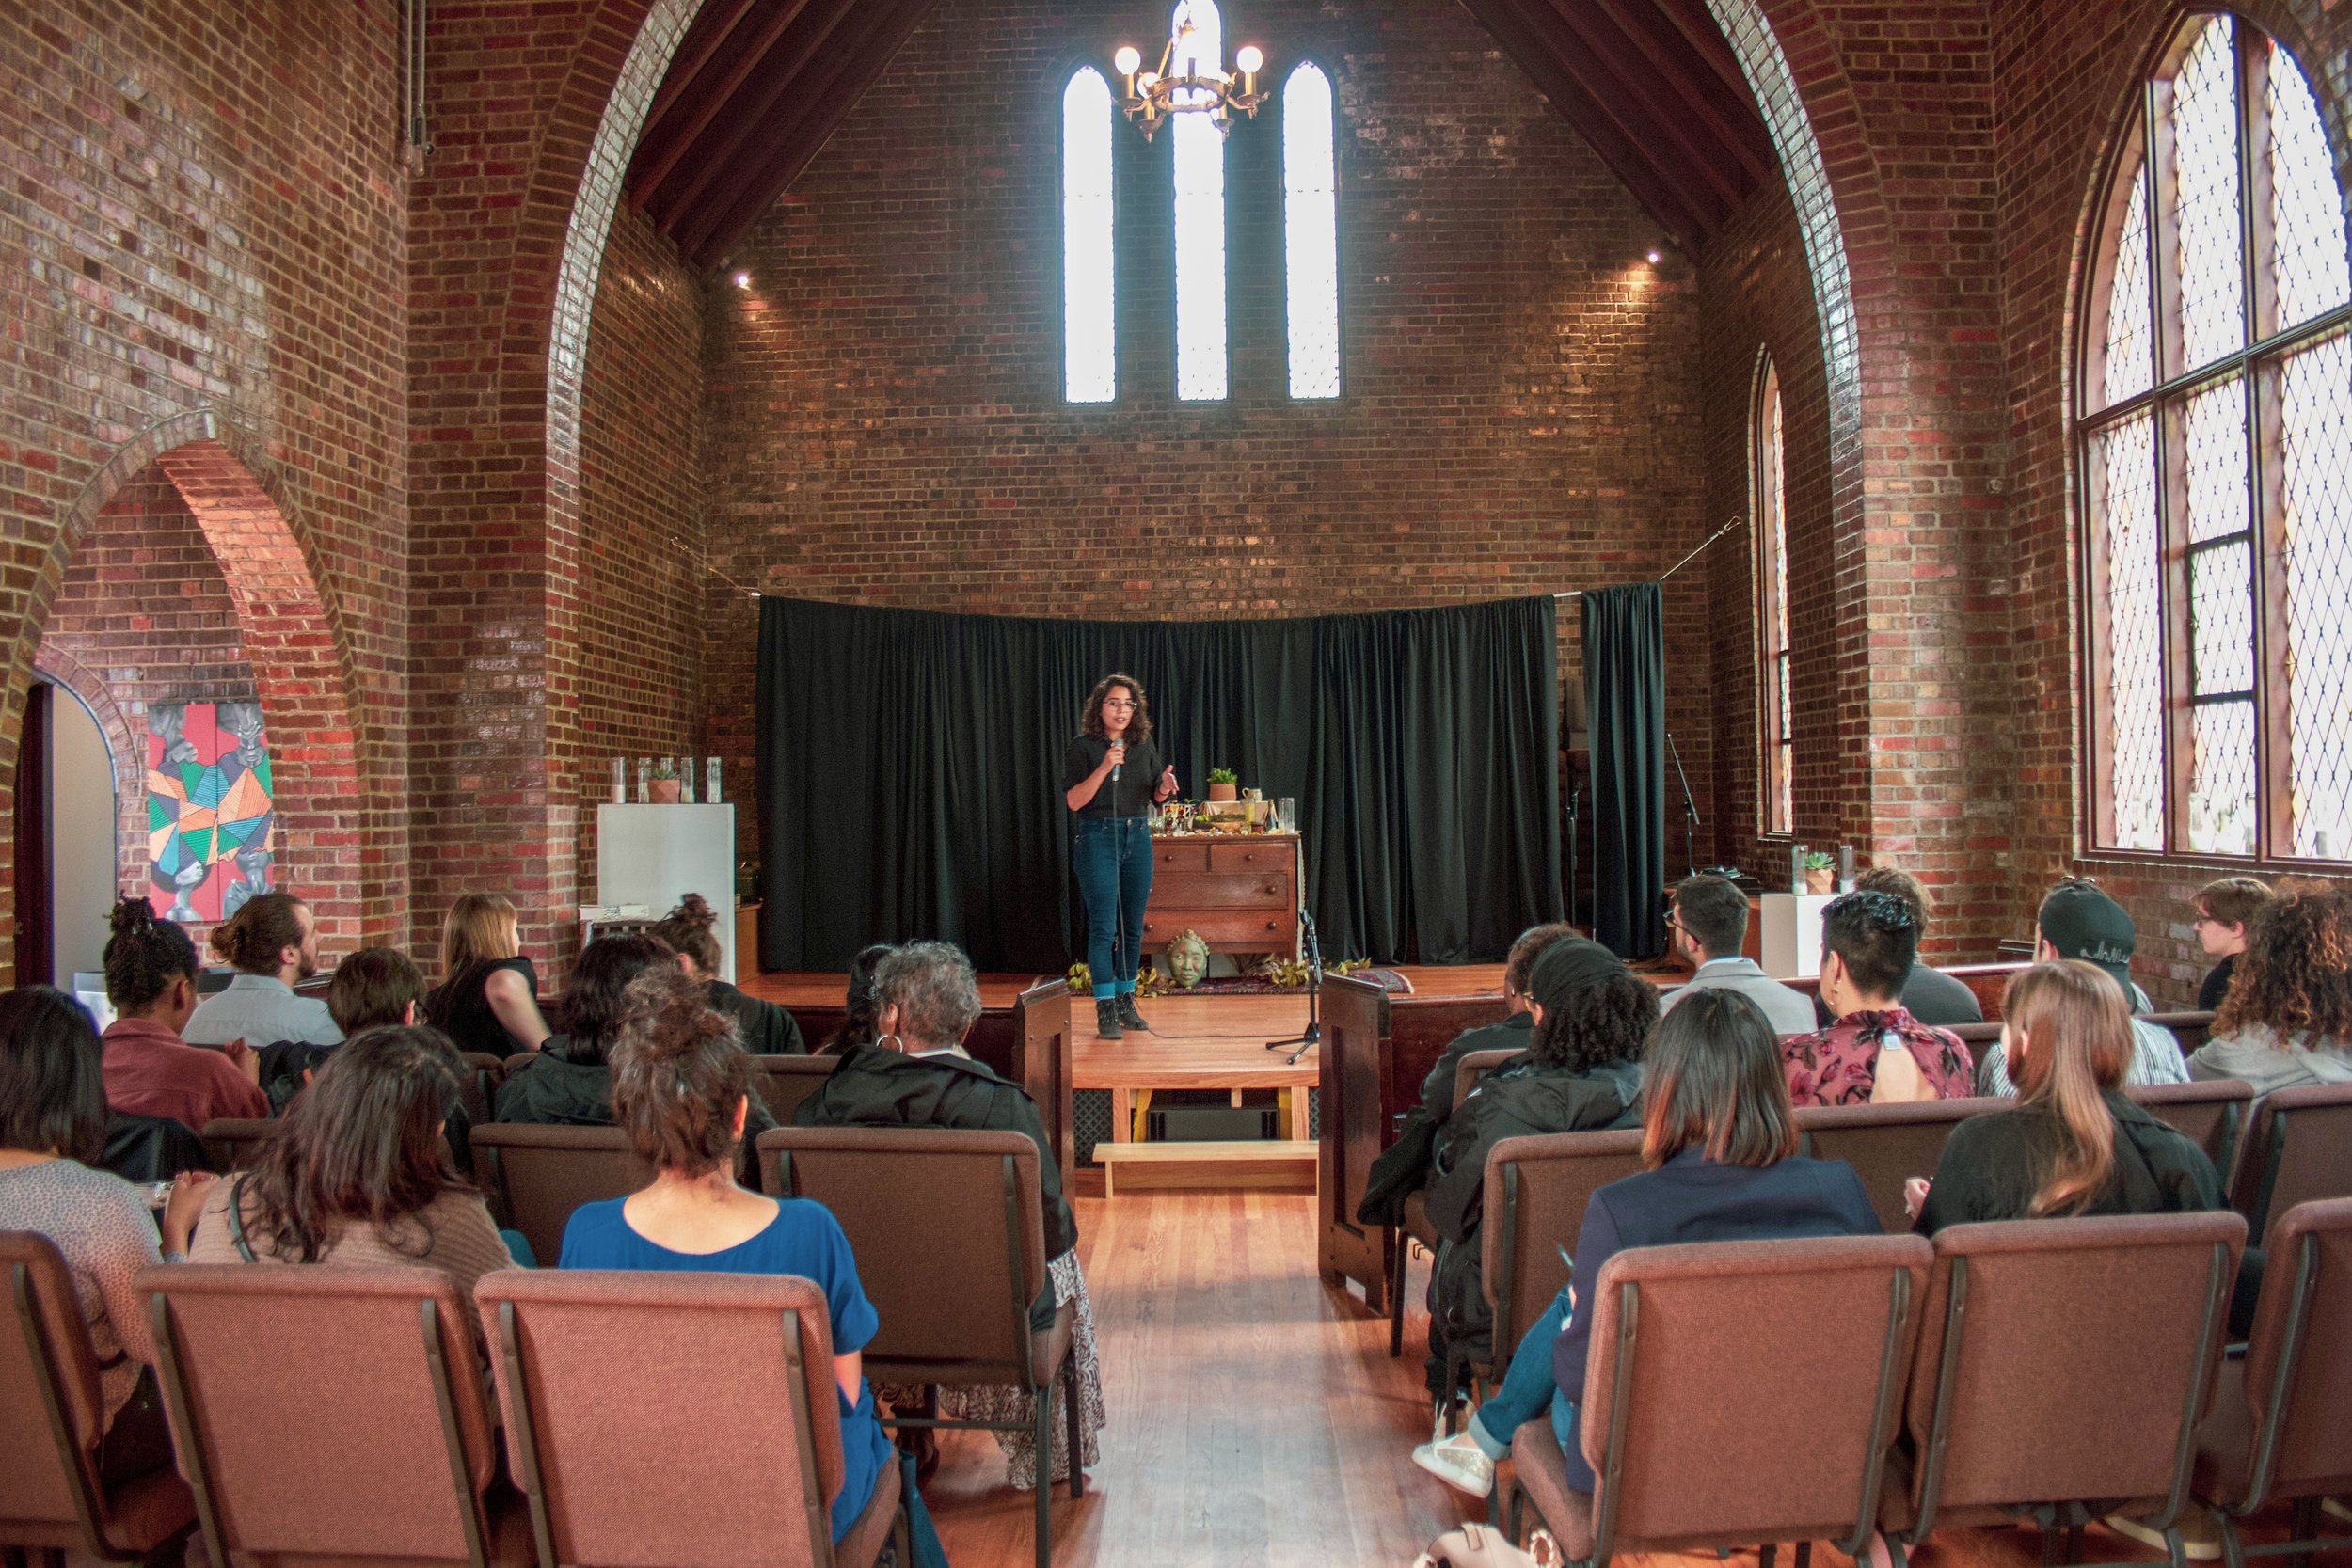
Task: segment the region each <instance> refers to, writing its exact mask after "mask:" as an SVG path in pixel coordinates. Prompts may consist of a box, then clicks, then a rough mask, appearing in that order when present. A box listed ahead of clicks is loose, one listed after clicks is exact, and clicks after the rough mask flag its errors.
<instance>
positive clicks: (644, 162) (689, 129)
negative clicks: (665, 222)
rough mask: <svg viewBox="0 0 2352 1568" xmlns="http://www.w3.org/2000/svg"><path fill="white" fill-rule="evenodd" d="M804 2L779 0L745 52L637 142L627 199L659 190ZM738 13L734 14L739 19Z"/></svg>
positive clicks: (643, 202) (643, 200) (642, 201)
mask: <svg viewBox="0 0 2352 1568" xmlns="http://www.w3.org/2000/svg"><path fill="white" fill-rule="evenodd" d="M750 4H751V0H747V3H746V6H745V9H746V10H748V9H749V8H750ZM806 6H807V0H781V3H780V4H779V5H778V6H777V7H776V8H775V9H774V10H773V11H771V12H770V13H769V17H768V20H767V22H766V24H763V25H762V26H761V27H760V28H759V30H758V31H757V32H755V33H754V34H753V35H752V36H751V38H750V39H749V40H747V41H746V42H745V44H744V46H743V52H742V53H741V54H740V55H738V56H736V60H735V64H734V65H733V66H731V67H730V68H728V69H727V70H726V71H724V72H723V73H722V74H721V75H720V76H719V77H718V79H717V80H715V81H713V82H712V83H711V84H710V87H709V89H708V90H707V91H706V92H704V93H703V94H702V95H701V96H700V97H699V98H696V99H693V100H690V101H687V102H685V103H683V104H682V108H683V111H684V112H683V113H682V114H681V115H680V116H679V118H678V122H677V124H675V126H663V125H658V124H657V125H655V126H654V128H653V129H654V132H655V135H654V136H650V137H648V138H647V139H646V142H645V143H644V145H642V146H641V147H640V149H639V155H638V157H637V158H636V160H635V162H636V164H637V167H636V168H633V169H632V170H630V177H629V187H628V198H629V199H630V200H631V201H633V202H635V203H637V204H638V205H639V206H640V207H644V206H647V204H648V203H649V202H650V201H651V200H652V198H653V195H654V193H655V192H656V191H658V190H659V189H660V187H661V182H662V181H663V180H665V179H667V178H668V177H669V174H670V171H671V170H672V169H674V168H675V167H676V166H677V165H678V160H679V159H681V158H683V157H684V156H685V155H686V153H687V150H689V149H690V148H691V147H692V146H693V145H694V143H695V141H696V139H697V138H699V137H700V136H701V135H702V134H703V132H704V131H705V130H706V129H707V128H708V126H709V124H710V122H711V120H712V119H715V118H716V117H717V116H718V115H719V113H720V112H721V111H722V110H723V109H724V108H726V107H727V105H728V104H729V103H732V102H733V101H734V99H735V94H736V89H738V88H739V87H742V85H743V82H744V79H745V78H747V77H748V76H750V75H751V74H752V72H753V71H755V70H756V69H757V68H758V67H759V66H760V65H761V64H762V63H763V62H765V61H766V60H767V59H768V55H769V51H770V50H771V49H773V48H774V47H775V43H776V40H778V39H780V38H782V37H783V36H784V33H785V29H786V28H787V27H789V26H791V25H792V24H793V22H794V21H795V20H796V19H797V18H798V17H799V16H800V14H801V12H802V11H803V9H804V8H806ZM742 14H743V13H742V12H738V13H737V15H738V17H739V18H740V16H741V15H742ZM663 90H664V91H667V90H668V84H667V83H664V84H663Z"/></svg>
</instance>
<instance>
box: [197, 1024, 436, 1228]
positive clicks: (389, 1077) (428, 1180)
mask: <svg viewBox="0 0 2352 1568" xmlns="http://www.w3.org/2000/svg"><path fill="white" fill-rule="evenodd" d="M464 1070H465V1065H464V1063H463V1062H462V1061H461V1060H460V1059H459V1057H458V1054H457V1048H456V1047H455V1046H454V1045H452V1044H451V1043H450V1039H449V1037H448V1036H447V1035H444V1034H442V1033H441V1032H440V1031H439V1030H438V1029H433V1028H427V1027H425V1026H424V1025H422V1024H390V1025H388V1026H386V1027H384V1028H381V1029H370V1030H367V1031H365V1032H363V1033H361V1034H360V1035H358V1037H355V1038H353V1039H350V1040H348V1041H346V1042H344V1043H343V1044H342V1046H340V1047H338V1048H337V1049H336V1050H335V1051H333V1052H331V1053H329V1054H328V1055H327V1057H326V1065H325V1066H323V1067H321V1068H320V1069H318V1075H317V1076H316V1077H315V1078H313V1079H311V1081H310V1085H309V1086H308V1087H306V1088H304V1089H303V1091H302V1092H301V1093H300V1094H298V1095H296V1096H294V1099H293V1101H291V1102H289V1103H288V1105H287V1106H286V1115H285V1119H284V1121H283V1122H282V1123H281V1126H282V1127H283V1131H282V1132H279V1133H278V1136H277V1137H275V1138H268V1139H264V1140H263V1141H262V1149H261V1153H260V1155H259V1157H258V1158H257V1159H256V1160H255V1161H254V1164H253V1170H252V1172H251V1174H249V1175H248V1176H246V1177H245V1178H244V1179H243V1180H242V1183H241V1186H240V1189H239V1191H238V1192H237V1193H236V1195H235V1197H234V1200H233V1201H235V1202H237V1203H239V1204H241V1205H242V1206H243V1209H244V1214H245V1226H246V1235H247V1236H249V1237H251V1238H252V1239H253V1240H255V1241H257V1242H258V1241H261V1240H262V1239H263V1238H266V1239H267V1242H268V1244H269V1247H270V1250H271V1251H273V1252H274V1253H275V1254H276V1255H277V1256H278V1257H279V1258H282V1259H289V1260H291V1261H294V1262H302V1263H315V1262H317V1261H318V1260H319V1259H320V1258H321V1257H323V1256H325V1254H326V1251H327V1249H328V1248H330V1247H332V1246H333V1245H334V1244H335V1239H336V1237H337V1236H338V1235H339V1234H340V1233H341V1231H342V1227H343V1226H345V1225H347V1224H361V1223H364V1224H368V1225H372V1226H373V1227H375V1233H376V1235H377V1236H378V1237H380V1238H381V1239H382V1240H383V1242H384V1243H385V1244H386V1245H387V1246H389V1247H391V1248H393V1249H394V1250H395V1251H399V1252H405V1253H408V1254H409V1255H411V1256H415V1257H422V1256H423V1255H424V1254H425V1253H427V1252H429V1251H431V1250H432V1246H433V1237H432V1233H431V1232H430V1231H429V1230H427V1229H425V1227H423V1226H422V1225H421V1224H419V1225H410V1224H406V1223H404V1222H405V1221H407V1220H408V1218H409V1216H411V1215H413V1214H415V1213H417V1212H419V1211H421V1210H422V1209H424V1208H426V1207H428V1206H429V1205H430V1204H431V1203H432V1202H433V1200H434V1199H435V1198H437V1197H439V1196H441V1195H442V1194H443V1193H451V1192H458V1193H462V1192H471V1191H472V1190H473V1189H472V1188H471V1187H470V1186H469V1184H468V1183H467V1181H466V1180H465V1179H464V1178H463V1177H461V1176H459V1175H458V1174H457V1171H456V1168H455V1166H454V1165H453V1164H451V1162H450V1153H449V1146H448V1145H447V1144H446V1143H445V1142H443V1141H442V1137H441V1121H442V1118H443V1117H446V1116H448V1115H449V1108H450V1106H451V1105H452V1104H453V1102H454V1101H456V1099H457V1097H458V1083H459V1080H460V1078H461V1076H462V1074H463V1072H464Z"/></svg>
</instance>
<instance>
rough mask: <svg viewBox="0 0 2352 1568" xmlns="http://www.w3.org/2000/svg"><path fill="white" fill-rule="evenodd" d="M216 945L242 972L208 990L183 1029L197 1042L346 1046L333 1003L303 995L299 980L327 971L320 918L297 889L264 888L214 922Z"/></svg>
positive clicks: (224, 958)
mask: <svg viewBox="0 0 2352 1568" xmlns="http://www.w3.org/2000/svg"><path fill="white" fill-rule="evenodd" d="M212 947H213V951H214V952H215V953H217V954H219V955H220V957H221V958H222V960H223V961H224V962H227V963H229V964H230V965H232V966H234V968H235V969H236V971H237V977H236V978H235V979H233V980H231V981H230V982H229V989H228V990H224V991H221V992H220V993H218V994H217V995H214V996H208V997H206V998H205V999H204V1000H203V1001H202V1002H201V1003H200V1004H199V1005H198V1006H197V1009H196V1016H195V1017H194V1018H191V1019H189V1020H188V1026H187V1028H186V1029H185V1030H183V1032H182V1033H183V1036H184V1037H185V1038H186V1039H187V1041H188V1043H189V1044H191V1045H226V1044H228V1043H229V1042H230V1040H237V1039H241V1040H245V1041H247V1042H248V1043H250V1044H252V1045H255V1046H263V1045H274V1044H276V1043H277V1042H278V1041H279V1040H308V1041H310V1043H311V1044H312V1045H341V1044H342V1043H343V1032H342V1030H341V1029H338V1028H336V1027H335V1020H334V1017H333V1015H331V1014H330V1013H328V1012H327V1010H326V1003H324V1002H322V1001H320V1000H319V999H318V998H317V997H315V996H296V995H295V994H294V982H295V981H296V980H307V979H309V978H310V976H311V975H313V974H317V973H318V972H319V931H318V923H317V922H316V921H314V920H312V919H311V918H310V905H308V904H306V903H304V902H303V901H302V900H301V899H299V898H296V897H295V896H294V895H293V894H291V893H264V894H262V895H260V896H258V897H255V898H251V899H248V900H247V901H246V904H245V905H244V907H243V908H241V909H239V910H238V911H237V912H236V913H235V914H232V915H230V917H229V918H228V919H227V920H224V921H222V922H221V923H220V924H219V925H217V926H215V927H213V941H212Z"/></svg>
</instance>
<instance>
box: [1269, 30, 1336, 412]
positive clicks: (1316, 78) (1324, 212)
mask: <svg viewBox="0 0 2352 1568" xmlns="http://www.w3.org/2000/svg"><path fill="white" fill-rule="evenodd" d="M1282 256H1283V271H1284V274H1285V277H1284V282H1285V285H1286V292H1285V294H1284V298H1285V301H1286V303H1287V305H1288V307H1289V317H1288V319H1289V325H1290V370H1291V396H1293V397H1295V398H1335V397H1338V396H1339V395H1340V235H1339V169H1338V165H1337V162H1336V160H1335V159H1334V157H1333V155H1332V148H1331V79H1330V78H1329V77H1327V76H1326V75H1324V73H1323V72H1322V71H1321V70H1319V69H1318V68H1317V67H1316V66H1315V65H1314V64H1313V63H1312V62H1309V63H1307V64H1304V65H1301V66H1300V67H1299V68H1298V69H1297V70H1295V71H1292V72H1291V76H1290V80H1289V82H1287V83H1286V84H1284V86H1283V87H1282Z"/></svg>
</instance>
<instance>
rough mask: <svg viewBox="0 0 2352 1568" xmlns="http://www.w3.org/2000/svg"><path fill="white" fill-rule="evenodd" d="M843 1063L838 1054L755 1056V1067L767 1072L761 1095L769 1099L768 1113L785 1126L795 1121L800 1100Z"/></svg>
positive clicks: (814, 1090)
mask: <svg viewBox="0 0 2352 1568" xmlns="http://www.w3.org/2000/svg"><path fill="white" fill-rule="evenodd" d="M840 1065H841V1058H840V1057H838V1056H754V1057H753V1058H752V1067H753V1068H754V1069H755V1070H756V1071H758V1072H760V1073H762V1074H764V1075H765V1076H764V1077H763V1078H762V1080H761V1081H760V1085H759V1097H760V1099H761V1100H763V1101H766V1102H767V1105H768V1111H769V1114H770V1115H771V1116H773V1117H775V1118H776V1120H777V1121H778V1122H779V1123H780V1124H782V1125H783V1126H786V1127H789V1126H791V1125H792V1113H793V1112H795V1111H797V1110H799V1109H800V1108H801V1101H803V1100H806V1099H807V1098H808V1097H809V1096H810V1095H812V1094H815V1093H816V1092H817V1085H819V1084H822V1083H823V1082H824V1081H825V1080H826V1079H827V1078H829V1077H831V1076H833V1069H834V1068H837V1067H839V1066H840Z"/></svg>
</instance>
